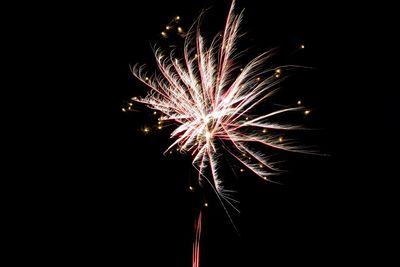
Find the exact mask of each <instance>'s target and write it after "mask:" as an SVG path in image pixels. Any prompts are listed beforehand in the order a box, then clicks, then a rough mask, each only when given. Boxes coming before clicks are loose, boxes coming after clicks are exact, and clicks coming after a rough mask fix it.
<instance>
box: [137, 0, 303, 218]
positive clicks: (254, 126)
mask: <svg viewBox="0 0 400 267" xmlns="http://www.w3.org/2000/svg"><path fill="white" fill-rule="evenodd" d="M234 7H235V2H234V1H233V2H232V5H231V8H230V10H229V14H228V17H227V21H226V25H225V29H224V31H223V32H222V34H218V35H216V37H214V39H213V40H212V42H211V44H210V45H209V46H208V47H207V46H206V45H205V40H204V38H203V37H202V35H201V34H200V30H199V23H197V27H194V26H192V28H191V29H190V30H189V31H188V32H187V34H186V37H185V42H184V47H183V56H182V57H179V56H177V55H176V53H175V51H172V52H171V53H170V54H169V55H167V54H165V53H164V52H163V51H162V50H161V49H154V54H155V60H156V63H157V66H158V70H159V72H158V73H156V74H153V75H151V76H147V74H146V73H145V71H144V66H139V65H137V64H136V65H135V66H134V67H133V68H132V72H133V74H134V76H135V77H137V78H138V79H139V80H140V81H142V82H143V83H144V84H145V85H146V86H147V87H149V88H150V91H149V93H148V94H147V96H146V97H144V98H137V99H135V101H137V102H139V103H142V104H145V105H146V106H148V107H149V108H151V109H153V110H156V111H158V112H160V113H161V114H162V116H161V118H160V120H161V121H163V122H174V123H175V124H176V125H177V127H176V129H175V130H174V131H173V132H172V134H171V138H175V139H176V140H175V141H174V142H173V144H172V145H171V146H170V147H169V148H168V149H167V150H166V151H165V152H168V151H169V150H171V149H173V148H175V147H176V148H178V150H180V151H181V152H187V153H191V155H192V156H193V161H192V165H193V166H194V167H195V168H196V170H197V171H198V180H199V183H200V184H201V185H202V184H203V182H204V181H206V182H208V183H209V184H210V185H211V187H212V188H213V190H214V191H215V192H216V194H217V196H218V198H219V200H220V201H221V203H222V206H223V208H224V209H225V211H226V212H227V214H228V217H229V219H230V220H231V222H232V219H231V217H230V216H229V213H228V210H227V209H226V207H225V204H224V203H228V204H229V205H230V206H231V207H233V208H234V209H235V210H237V208H236V207H235V203H236V202H237V200H236V199H235V198H234V197H233V195H232V194H233V190H229V189H227V188H226V187H225V186H224V182H223V179H222V178H221V177H220V176H219V173H218V168H219V160H218V156H219V155H221V154H223V151H225V152H226V154H229V155H231V156H232V157H233V158H235V159H236V160H237V161H238V162H240V163H241V164H242V165H243V166H244V167H246V168H247V169H249V170H250V171H251V172H253V173H254V174H256V175H257V176H259V177H261V178H262V179H264V180H268V181H271V180H270V176H271V175H274V174H277V173H278V172H279V170H278V169H277V168H276V167H275V166H274V163H272V162H270V160H269V159H268V157H267V156H266V155H264V154H263V153H261V152H259V151H258V150H256V149H254V148H253V147H254V145H255V144H262V145H265V146H267V147H270V148H274V149H280V150H286V151H297V152H304V151H303V150H302V149H301V148H300V147H297V146H295V145H294V143H293V142H291V141H290V140H282V138H278V136H276V135H274V134H272V133H270V132H269V130H273V131H277V130H292V129H301V128H300V127H299V126H294V125H284V124H280V123H276V122H273V121H272V119H273V117H274V116H276V115H280V114H283V113H287V112H292V111H299V110H301V109H303V107H300V106H297V107H286V108H282V109H279V110H275V111H273V112H271V113H268V114H262V115H257V114H254V109H255V107H256V106H257V105H259V104H260V103H261V102H262V101H264V100H266V99H267V98H269V97H271V96H272V95H273V94H274V93H275V92H276V91H277V85H278V84H279V83H280V82H281V81H282V78H279V75H276V70H277V69H276V68H274V69H265V68H264V67H263V65H264V64H265V63H266V62H267V61H268V59H270V57H271V56H272V54H273V51H268V52H265V53H262V54H261V55H259V56H257V57H255V58H254V59H253V60H251V61H250V62H249V63H248V64H247V65H246V66H244V67H243V68H242V69H241V70H240V72H239V70H238V69H239V67H238V66H236V65H235V64H234V61H235V59H237V58H238V56H239V55H240V54H242V53H243V52H240V51H237V50H238V49H237V47H236V43H237V40H238V38H239V37H240V36H241V33H240V31H239V26H240V23H241V21H242V18H243V12H241V13H239V14H236V13H235V12H234ZM285 67H287V68H289V67H292V66H285ZM279 73H280V69H279ZM266 131H268V134H265V132H266ZM252 146H253V147H252ZM232 223H233V222H232Z"/></svg>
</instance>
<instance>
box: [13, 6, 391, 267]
mask: <svg viewBox="0 0 400 267" xmlns="http://www.w3.org/2000/svg"><path fill="white" fill-rule="evenodd" d="M229 6H230V1H227V0H226V1H225V0H224V1H177V0H171V1H164V2H162V3H157V2H154V1H147V2H140V3H139V2H132V3H130V4H117V3H111V2H110V3H107V2H106V3H101V4H100V3H96V4H92V5H89V4H87V5H82V4H67V3H66V4H65V5H62V4H59V5H53V6H47V5H46V6H45V5H43V7H38V6H35V8H36V9H38V10H40V12H30V11H29V7H28V8H27V9H26V10H27V11H26V13H27V14H29V16H28V15H27V17H29V18H32V19H29V20H28V22H27V23H26V24H25V25H24V26H23V28H24V29H25V30H26V33H27V34H25V35H24V39H26V40H29V43H30V45H22V48H21V50H23V51H24V53H26V54H27V55H28V56H29V60H27V59H25V61H28V62H29V64H28V65H29V68H33V69H35V70H36V71H38V72H39V73H40V74H38V75H39V77H38V76H36V77H35V78H39V79H38V80H40V82H39V85H40V84H42V85H43V89H44V88H46V90H42V87H41V86H39V85H38V86H37V88H35V90H32V91H30V92H29V93H28V94H29V95H30V94H32V95H35V97H36V98H40V101H38V102H36V103H37V104H36V105H35V108H34V110H35V111H38V113H37V114H36V113H35V115H32V114H30V112H29V111H27V113H28V114H25V115H24V116H26V117H29V118H30V120H29V123H28V124H27V125H26V126H25V128H28V129H29V130H30V131H32V130H33V133H31V134H29V135H27V136H25V135H24V134H23V135H22V137H21V138H27V139H28V141H27V143H29V144H28V145H26V146H25V147H24V148H23V151H24V158H25V159H26V161H27V162H28V163H24V166H23V167H18V168H16V169H17V170H16V172H19V171H21V169H22V171H28V173H30V174H31V175H28V176H25V177H27V178H26V179H21V180H20V181H19V183H20V184H19V186H21V185H23V186H22V188H24V190H26V191H27V193H28V194H26V196H29V197H26V198H24V199H23V201H21V202H22V203H21V209H20V210H19V211H17V213H18V214H20V215H21V214H22V219H21V220H18V223H19V224H18V225H19V226H18V227H19V229H20V232H21V233H23V234H22V235H21V236H22V237H21V238H17V239H16V241H15V240H14V241H15V242H16V243H17V245H18V246H22V247H23V248H24V251H27V252H28V253H24V255H25V256H24V257H18V259H24V260H28V261H30V262H41V263H48V264H51V265H53V266H54V265H55V266H57V265H60V264H62V263H70V264H76V263H82V264H93V265H94V264H105V265H110V266H128V265H131V266H160V265H164V266H190V264H191V248H192V240H193V237H194V229H193V225H194V219H195V217H196V215H197V212H198V209H199V206H200V205H202V203H204V201H207V202H208V203H209V207H208V208H206V209H204V214H203V215H204V220H203V227H204V228H203V235H202V243H201V263H200V265H201V266H207V267H211V266H282V265H287V264H289V263H297V264H311V265H318V266H320V265H325V264H326V263H337V264H342V263H350V262H359V261H362V260H366V259H367V260H369V259H374V258H375V257H377V256H376V255H377V254H378V253H377V247H376V245H377V244H379V243H380V241H381V240H382V239H383V238H384V237H386V236H387V234H388V233H386V232H385V229H382V225H386V223H382V221H386V219H387V216H386V215H384V214H386V211H387V210H389V206H388V205H386V204H388V203H389V202H390V201H391V198H392V196H391V195H387V194H384V192H383V190H384V189H383V187H382V186H381V184H382V183H385V181H386V180H387V179H388V178H387V177H390V176H385V175H383V174H382V173H380V174H381V175H375V173H374V171H373V165H369V161H368V158H369V156H368V155H369V154H372V146H373V145H374V144H373V142H372V141H371V139H369V138H367V137H366V135H365V132H366V131H369V129H370V128H369V127H368V126H366V125H368V124H366V122H367V123H368V121H369V120H374V119H375V117H374V116H373V113H374V112H370V111H371V110H370V109H367V110H366V109H363V108H361V107H364V105H365V104H366V103H365V101H367V100H366V99H367V97H366V96H367V95H369V94H370V92H369V91H368V88H369V87H370V86H371V84H369V82H370V81H368V80H367V81H366V79H365V77H367V76H368V72H366V71H365V72H362V71H361V70H360V66H362V65H363V64H364V63H366V61H368V59H366V58H365V55H367V54H368V55H369V54H370V53H371V52H370V51H371V50H372V48H373V47H374V40H375V41H376V38H377V37H373V36H372V37H371V35H373V33H372V32H370V29H371V28H370V25H372V24H373V23H371V24H368V23H367V20H365V17H367V14H366V13H365V12H364V11H363V7H349V6H347V5H346V4H341V3H336V2H335V3H331V4H327V3H324V4H314V3H310V2H304V1H299V2H297V3H290V2H288V1H280V2H276V1H274V2H268V3H261V1H238V9H242V8H245V9H246V10H245V17H244V20H245V22H244V24H243V28H244V31H245V32H247V33H248V36H249V38H248V39H246V38H247V36H246V37H245V39H246V40H245V42H248V43H250V45H251V46H252V49H254V50H253V51H255V52H259V51H263V50H265V49H268V48H271V47H280V48H281V50H280V51H279V52H278V54H279V56H278V57H277V61H276V62H275V64H282V63H285V64H286V63H296V64H302V65H306V66H312V67H315V69H313V70H311V71H301V72H300V74H299V75H294V77H293V79H294V80H293V81H292V82H291V83H288V84H287V85H288V88H287V89H286V88H283V92H282V95H280V97H281V101H283V102H285V101H287V102H289V101H293V102H294V101H297V100H298V99H301V100H302V101H303V102H305V103H306V105H308V106H309V107H310V108H311V109H312V113H311V115H310V116H309V117H307V118H304V120H305V121H304V123H306V124H307V125H309V126H313V127H315V128H318V129H321V130H320V131H318V132H317V133H315V132H314V133H312V135H311V137H308V138H309V139H310V138H311V140H308V141H311V143H312V144H314V145H315V146H316V147H318V149H319V150H320V151H321V153H325V154H329V156H321V157H319V156H317V157H316V156H307V155H300V156H298V155H297V156H293V155H288V162H287V163H286V165H285V167H286V168H287V169H288V171H289V172H288V173H287V174H285V175H283V176H282V177H280V178H278V179H279V181H282V182H283V184H284V185H276V184H271V183H265V182H263V181H260V180H258V179H257V178H256V177H253V176H251V175H248V174H246V173H244V174H240V175H238V183H239V187H238V188H239V189H238V190H239V199H240V201H241V204H240V209H241V215H240V216H235V222H236V223H237V226H238V229H239V232H240V235H238V234H237V233H236V232H235V230H234V229H233V227H232V225H231V224H230V222H229V220H228V218H227V217H226V215H225V214H224V211H223V210H222V208H221V206H220V205H219V203H218V201H217V200H216V199H215V197H213V196H212V194H210V193H209V192H208V193H207V192H206V193H205V194H202V193H200V192H199V189H198V187H196V186H195V185H194V181H195V179H194V177H195V175H196V173H195V171H194V170H193V169H192V167H191V164H190V158H189V156H182V155H177V154H175V153H174V154H173V155H171V156H167V157H165V156H163V154H162V152H163V151H164V150H165V149H166V148H167V147H168V146H169V144H170V142H171V140H169V139H168V135H169V130H165V131H162V132H160V133H153V131H152V132H151V133H150V134H148V135H144V134H143V132H141V131H140V130H139V129H140V128H141V127H143V125H144V124H145V123H149V121H152V120H154V118H153V117H152V115H151V111H144V112H141V113H129V114H127V113H123V112H122V111H121V108H122V107H125V106H126V102H127V101H128V100H129V98H130V97H132V96H135V95H139V94H141V95H143V93H144V92H145V90H144V89H143V86H142V85H141V84H140V83H139V82H137V81H136V80H135V79H134V77H133V76H132V75H131V73H130V70H129V64H134V63H136V62H143V63H145V62H149V61H151V60H152V54H151V52H152V51H151V48H150V47H151V44H155V43H160V44H161V45H163V46H167V45H168V44H169V43H168V42H172V43H173V42H176V41H177V40H178V39H179V38H175V39H174V38H169V39H168V40H163V39H162V38H161V37H160V35H159V33H160V31H161V30H163V28H164V26H165V25H166V23H168V22H169V21H170V20H171V18H172V17H174V16H176V15H179V16H181V17H182V25H183V26H184V27H185V28H187V26H189V25H190V24H191V23H192V22H193V21H194V19H195V18H196V17H197V15H198V13H199V12H200V11H201V10H202V9H204V8H208V7H212V8H211V9H210V11H209V12H208V14H207V15H206V17H205V20H204V21H205V27H206V28H207V27H209V29H210V31H211V30H219V29H222V27H223V25H224V24H223V23H224V19H225V17H226V14H227V11H228V8H229ZM36 9H35V10H36ZM376 12H377V11H376ZM30 22H31V23H30ZM214 33H216V32H213V33H212V34H210V33H206V36H208V37H211V36H213V35H214ZM302 43H304V44H305V46H306V49H304V50H301V51H297V52H296V53H295V54H294V55H290V56H285V54H290V53H292V52H293V51H295V50H298V47H299V45H300V44H302ZM27 58H28V57H27ZM25 61H24V62H25ZM371 83H372V81H371ZM367 84H368V86H367ZM285 90H287V91H285ZM277 100H278V101H279V98H277ZM377 101H378V100H377ZM392 101H393V100H392ZM287 102H286V103H287ZM375 107H377V106H376V105H375ZM372 111H373V109H372ZM370 113H372V114H370ZM24 162H25V161H24ZM29 176H32V177H31V178H29ZM378 177H379V178H380V182H378V183H377V182H376V179H377V178H378ZM189 185H194V186H195V187H196V190H195V192H194V193H193V192H190V191H189V190H188V187H189ZM371 188H374V189H373V190H372V189H371ZM206 191H207V190H206ZM377 218H379V219H378V222H379V223H377V224H374V223H372V221H373V220H376V219H377ZM376 240H378V241H376ZM380 259H381V260H382V258H380Z"/></svg>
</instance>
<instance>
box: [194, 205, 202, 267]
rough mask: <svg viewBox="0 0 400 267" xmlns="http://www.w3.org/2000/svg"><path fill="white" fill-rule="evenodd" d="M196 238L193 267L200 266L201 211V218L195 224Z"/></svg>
mask: <svg viewBox="0 0 400 267" xmlns="http://www.w3.org/2000/svg"><path fill="white" fill-rule="evenodd" d="M194 227H195V230H196V237H195V239H194V241H193V251H192V255H193V261H192V267H199V266H200V236H201V210H200V213H199V217H198V218H197V222H196V223H195V226H194Z"/></svg>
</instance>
